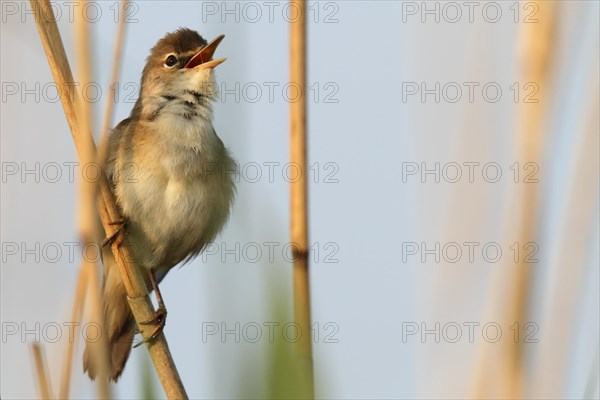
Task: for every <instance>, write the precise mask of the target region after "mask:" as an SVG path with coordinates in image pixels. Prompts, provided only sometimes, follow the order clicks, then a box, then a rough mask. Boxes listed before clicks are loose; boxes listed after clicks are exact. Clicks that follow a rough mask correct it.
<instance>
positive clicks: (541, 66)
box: [474, 1, 556, 399]
mask: <svg viewBox="0 0 600 400" xmlns="http://www.w3.org/2000/svg"><path fill="white" fill-rule="evenodd" d="M533 3H535V6H536V7H537V9H538V12H537V14H536V18H537V19H538V22H535V23H525V24H523V26H522V31H521V33H520V36H519V38H520V43H519V48H518V50H519V52H518V55H517V59H518V61H519V62H520V63H521V65H520V67H521V68H520V70H521V71H522V73H521V78H522V82H527V83H534V84H536V85H537V88H539V92H538V94H537V95H536V98H535V102H525V101H523V99H519V101H520V103H519V108H518V126H517V129H516V137H515V143H516V145H517V149H516V154H517V157H518V159H519V160H520V161H522V163H521V164H522V165H524V163H525V162H531V163H535V165H538V166H539V165H540V163H541V160H542V150H543V148H544V136H543V132H544V130H545V126H544V117H545V112H546V111H547V110H546V98H545V93H546V92H547V90H548V83H549V80H548V72H549V69H550V62H551V57H552V53H553V48H552V44H553V39H554V37H553V33H554V27H555V20H556V17H555V15H556V2H553V1H547V2H545V1H535V2H533ZM538 186H539V185H538V184H537V183H524V184H523V191H522V192H521V193H520V196H521V198H520V203H519V210H518V212H517V215H519V216H520V220H519V225H518V232H517V238H518V241H517V243H518V246H520V248H521V252H520V253H519V254H520V257H519V262H518V263H517V264H516V265H515V264H512V263H511V265H508V266H507V267H508V268H507V269H506V270H505V271H507V272H506V274H507V276H508V279H507V286H506V288H507V289H508V290H509V291H512V293H507V292H506V291H505V292H503V293H502V299H503V300H502V301H503V304H507V306H506V307H505V309H504V314H505V321H504V323H505V324H503V326H511V325H512V324H514V323H515V322H517V323H518V324H519V325H518V329H522V328H523V326H524V323H525V322H526V318H527V311H528V307H529V304H530V293H529V290H530V288H531V265H530V264H528V263H526V262H525V258H524V257H523V254H521V253H522V251H523V250H522V247H523V246H524V245H525V244H526V243H535V242H536V238H537V235H536V232H535V229H536V227H537V225H538V221H539V188H538ZM505 299H510V300H509V301H508V303H507V302H506V301H505ZM502 343H503V346H501V348H500V349H499V351H500V354H498V357H497V358H496V359H497V360H498V363H499V365H500V373H499V374H497V375H496V380H498V381H499V382H501V385H500V390H501V391H502V393H497V392H496V393H494V390H493V389H492V393H489V392H490V390H489V388H486V384H485V379H484V377H483V375H484V374H485V372H484V371H485V370H486V368H485V362H486V361H489V359H490V358H492V357H491V355H490V354H482V355H481V358H480V360H479V364H481V365H480V367H479V368H478V369H477V371H476V373H477V374H478V375H479V377H478V378H477V379H475V382H476V385H477V386H476V389H475V394H474V398H483V397H488V396H492V397H498V396H500V397H510V398H513V399H520V398H523V397H524V396H525V395H526V393H525V379H524V378H525V354H524V353H525V352H524V347H523V346H524V343H523V340H522V339H521V340H517V341H513V340H505V341H503V342H502Z"/></svg>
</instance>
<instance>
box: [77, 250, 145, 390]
mask: <svg viewBox="0 0 600 400" xmlns="http://www.w3.org/2000/svg"><path fill="white" fill-rule="evenodd" d="M102 256H103V257H102V261H103V264H104V282H103V284H102V288H103V292H104V319H105V323H106V329H105V334H107V335H108V352H109V360H108V361H109V362H108V377H109V378H110V379H112V380H114V381H116V380H117V379H118V378H119V376H120V375H121V373H122V372H123V368H125V363H126V362H127V359H128V358H129V353H130V352H131V345H132V342H133V336H134V333H135V320H134V319H133V315H132V314H131V310H130V308H129V304H128V302H127V293H126V291H125V287H124V286H123V282H122V280H121V276H120V272H119V266H118V265H117V263H116V261H115V259H114V257H113V255H112V253H111V251H110V249H109V248H107V249H105V250H104V251H103V254H102ZM93 345H94V344H93V343H92V342H91V341H90V342H88V343H87V344H86V348H85V352H84V353H83V370H84V372H87V373H88V375H89V376H90V378H91V379H92V380H93V379H95V378H96V375H97V374H98V371H96V369H95V367H96V365H95V363H94V360H92V357H93V356H92V354H93V351H92V350H91V349H90V347H91V346H93Z"/></svg>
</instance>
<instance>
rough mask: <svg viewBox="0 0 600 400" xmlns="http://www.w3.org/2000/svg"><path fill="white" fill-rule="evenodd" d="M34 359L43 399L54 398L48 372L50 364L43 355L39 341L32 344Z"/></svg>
mask: <svg viewBox="0 0 600 400" xmlns="http://www.w3.org/2000/svg"><path fill="white" fill-rule="evenodd" d="M31 352H32V353H33V360H34V364H35V370H36V375H37V378H38V386H39V389H40V395H41V397H42V399H52V398H53V396H52V389H51V387H50V375H49V374H48V366H47V365H46V361H45V358H44V355H43V349H42V346H41V345H40V344H39V343H33V344H32V345H31Z"/></svg>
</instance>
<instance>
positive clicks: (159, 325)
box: [133, 269, 167, 347]
mask: <svg viewBox="0 0 600 400" xmlns="http://www.w3.org/2000/svg"><path fill="white" fill-rule="evenodd" d="M148 276H149V277H150V282H152V288H153V289H154V293H155V295H156V301H157V302H158V309H157V310H156V311H155V312H154V316H153V317H152V318H151V319H149V320H147V321H142V322H140V324H141V325H156V326H155V328H154V330H153V331H152V333H151V334H150V336H149V337H148V338H147V339H144V340H142V341H141V342H139V343H137V344H136V345H135V346H133V347H138V346H141V345H142V344H144V343H146V342H149V341H151V340H153V339H154V338H156V337H157V336H158V335H159V334H160V333H161V332H162V330H163V329H164V328H165V324H166V322H167V307H165V302H164V301H163V298H162V294H161V293H160V289H159V288H158V282H156V276H154V270H152V269H151V270H150V271H148Z"/></svg>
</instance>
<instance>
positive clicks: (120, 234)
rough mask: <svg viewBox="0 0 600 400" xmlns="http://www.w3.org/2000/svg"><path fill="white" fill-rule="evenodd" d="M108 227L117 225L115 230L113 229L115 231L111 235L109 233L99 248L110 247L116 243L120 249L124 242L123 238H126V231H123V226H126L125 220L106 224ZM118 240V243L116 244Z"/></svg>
mask: <svg viewBox="0 0 600 400" xmlns="http://www.w3.org/2000/svg"><path fill="white" fill-rule="evenodd" d="M108 224H109V225H118V226H117V229H115V231H114V232H113V233H111V234H110V235H109V236H108V237H106V238H105V239H104V240H103V241H102V244H101V246H102V247H104V246H107V245H112V244H113V243H115V242H116V243H117V246H118V247H121V245H122V244H123V242H124V241H125V238H126V237H127V231H126V230H125V226H126V225H127V220H125V219H124V218H121V219H118V220H116V221H110V222H109V223H108ZM117 239H118V242H117Z"/></svg>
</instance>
